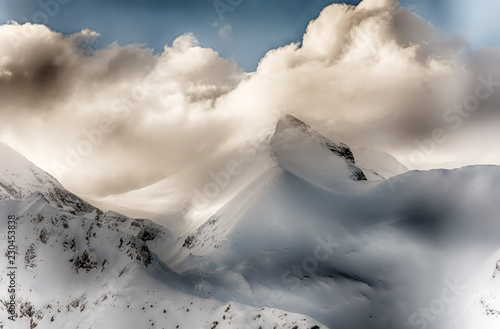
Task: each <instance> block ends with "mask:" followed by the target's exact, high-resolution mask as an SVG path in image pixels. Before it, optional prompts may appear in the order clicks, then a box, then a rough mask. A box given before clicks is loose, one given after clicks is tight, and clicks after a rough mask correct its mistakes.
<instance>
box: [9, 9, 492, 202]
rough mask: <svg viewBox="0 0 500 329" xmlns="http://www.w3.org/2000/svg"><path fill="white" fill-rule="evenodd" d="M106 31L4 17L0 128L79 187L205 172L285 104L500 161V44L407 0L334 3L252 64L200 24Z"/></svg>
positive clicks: (386, 140) (349, 136) (401, 145)
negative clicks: (210, 44) (147, 32)
mask: <svg viewBox="0 0 500 329" xmlns="http://www.w3.org/2000/svg"><path fill="white" fill-rule="evenodd" d="M97 37H98V34H97V33H96V32H92V31H86V30H85V31H82V32H79V33H77V34H74V35H71V36H63V35H61V34H59V33H56V32H54V31H51V30H49V29H48V28H47V27H45V26H42V25H31V24H25V25H17V24H9V25H4V26H1V27H0V119H1V123H0V128H1V132H0V139H1V140H2V141H5V142H7V143H8V144H10V145H12V146H13V147H14V148H16V149H18V150H20V151H21V152H22V153H24V154H26V155H28V156H29V157H30V159H32V160H33V161H35V162H36V163H37V164H38V165H40V166H41V167H42V168H44V169H46V170H48V171H49V172H51V173H52V174H54V175H55V176H56V177H57V178H59V179H61V180H62V181H63V182H64V183H65V184H66V185H67V186H68V187H69V188H71V189H73V190H75V191H78V192H80V193H84V194H99V195H104V194H108V193H119V192H123V191H127V190H130V189H135V188H140V187H143V186H146V185H148V184H151V183H153V182H156V181H158V180H160V179H162V178H164V177H168V176H171V175H173V174H176V173H179V172H181V171H183V170H185V169H186V168H198V170H197V172H198V174H199V175H200V177H201V176H203V175H204V174H205V175H206V172H208V170H209V169H208V168H209V167H210V166H213V165H215V164H218V163H219V164H220V163H223V162H224V157H225V155H226V154H228V152H229V151H230V150H231V149H232V148H234V147H237V144H238V143H239V142H240V141H242V140H244V139H245V136H248V135H257V133H259V132H261V131H262V129H263V128H266V127H267V128H269V127H272V126H273V124H274V122H275V121H276V118H277V116H278V115H279V113H281V112H288V113H291V114H294V115H297V116H298V117H300V118H301V119H303V120H305V121H307V122H308V123H310V124H312V125H313V126H315V127H316V128H317V129H318V130H320V131H321V132H322V133H324V134H325V135H327V136H329V137H331V138H333V139H335V140H339V141H344V142H346V143H348V144H351V145H354V146H359V145H364V146H368V147H371V148H378V149H383V150H386V151H390V152H392V153H394V154H396V155H397V156H398V157H399V158H400V159H402V160H403V161H405V162H406V164H408V165H410V166H413V167H425V166H426V165H428V163H432V162H447V161H453V163H455V164H457V163H484V162H493V163H500V156H498V155H496V153H497V152H495V149H494V146H495V145H494V143H495V141H496V140H498V139H497V138H495V137H499V136H497V134H499V133H498V132H497V130H498V129H496V127H495V126H496V124H497V123H498V122H500V121H499V120H500V116H499V115H498V111H497V109H498V105H499V104H500V91H497V89H500V86H499V85H500V83H497V82H496V81H500V65H499V57H498V52H497V51H496V50H492V49H483V50H480V51H478V52H477V53H474V54H468V53H467V45H466V43H465V42H464V41H463V40H461V39H458V38H457V39H456V40H442V39H440V37H439V33H438V31H436V30H435V29H434V28H433V27H432V26H430V25H429V24H428V23H426V22H425V21H423V20H422V19H421V18H419V17H418V16H416V15H414V14H412V13H411V12H409V11H407V10H405V9H403V8H401V7H400V6H399V4H398V3H397V1H393V0H364V1H363V2H362V3H361V4H360V5H358V6H357V7H354V6H348V5H339V4H334V5H331V6H329V7H326V8H325V9H324V10H323V11H322V12H321V14H320V15H319V17H318V18H317V19H316V20H314V21H312V22H311V23H310V24H309V26H308V27H307V30H306V31H305V34H304V37H303V40H302V42H301V43H300V44H290V45H286V46H284V47H281V48H278V49H275V50H272V51H270V52H269V53H267V54H266V55H265V56H264V57H263V58H262V60H261V61H260V63H259V66H258V68H257V70H256V72H252V73H245V72H243V71H242V70H241V69H240V68H239V67H238V65H237V64H236V63H234V62H232V61H229V60H226V59H223V58H221V57H220V56H219V55H218V53H217V52H215V51H213V50H211V49H207V48H202V47H200V46H199V45H198V44H197V41H196V39H195V37H194V36H193V35H190V34H187V35H183V36H180V37H179V38H178V39H176V40H175V41H174V42H173V44H172V45H167V46H166V47H165V49H164V51H163V53H162V54H160V55H155V54H153V53H152V51H151V50H149V49H147V48H144V47H142V46H140V45H128V46H117V45H112V46H110V47H108V48H106V49H101V50H96V49H94V47H93V40H94V39H95V38H97ZM478 132H479V133H478ZM478 149H481V150H482V151H481V152H479V151H478ZM200 164H203V165H200Z"/></svg>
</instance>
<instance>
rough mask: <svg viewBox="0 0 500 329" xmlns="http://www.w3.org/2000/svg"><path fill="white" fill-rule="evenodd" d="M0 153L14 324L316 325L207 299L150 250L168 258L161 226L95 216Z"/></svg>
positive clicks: (3, 312) (2, 299) (2, 302)
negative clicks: (10, 228)
mask: <svg viewBox="0 0 500 329" xmlns="http://www.w3.org/2000/svg"><path fill="white" fill-rule="evenodd" d="M2 152H3V155H4V156H5V155H8V157H3V158H2V159H9V162H6V161H4V162H3V163H2V165H3V166H4V167H5V168H2V169H1V172H2V174H3V178H4V179H5V176H7V179H5V181H3V182H2V183H3V185H2V186H6V187H7V188H6V189H4V191H9V192H8V194H7V193H5V194H3V197H4V199H3V200H2V201H0V216H1V217H2V218H7V217H8V216H10V215H13V216H15V218H16V219H15V221H16V223H17V224H16V226H17V243H16V244H17V251H16V254H17V255H16V265H17V266H18V268H19V271H18V276H17V282H18V287H17V294H16V297H17V298H16V304H17V315H18V316H19V318H18V319H17V320H16V325H18V326H19V327H22V328H68V329H74V328H80V329H82V328H94V329H96V328H131V329H132V328H158V327H159V328H161V327H165V328H167V327H168V328H170V327H172V328H258V327H259V326H280V327H282V328H290V329H291V328H304V329H305V328H311V327H313V326H314V325H317V324H319V325H321V324H320V323H318V322H317V321H314V320H313V319H311V318H309V317H307V316H304V315H301V314H294V313H291V312H283V311H280V310H278V309H273V308H255V307H253V306H248V305H243V304H240V303H238V302H228V303H225V302H221V301H219V300H216V299H212V298H207V297H206V296H205V293H204V286H203V285H202V284H200V282H199V281H198V280H197V279H195V277H190V276H186V275H183V274H179V273H176V272H174V271H172V270H171V269H170V268H169V266H168V265H167V264H165V263H164V262H163V261H162V260H161V259H160V258H159V257H158V255H157V253H158V252H161V253H162V256H163V257H165V255H167V254H168V253H169V252H172V253H174V254H175V245H176V244H178V243H179V241H180V240H179V239H178V238H176V237H175V236H173V235H172V234H171V233H170V232H169V231H168V230H167V229H166V228H164V227H162V226H159V225H157V224H155V223H152V222H151V221H149V220H147V219H131V218H128V217H125V216H123V215H120V214H118V213H115V212H107V213H103V212H102V211H100V210H99V209H97V208H94V207H92V206H90V205H88V204H86V203H85V202H84V201H81V200H80V199H79V198H77V197H76V196H74V195H72V194H71V193H69V192H68V191H65V190H64V189H63V188H62V186H61V185H60V184H59V183H58V182H57V181H55V180H54V179H53V178H52V177H50V176H49V175H47V174H45V173H43V172H42V171H40V170H39V169H37V168H36V167H34V166H33V165H32V164H31V163H29V162H28V161H26V160H25V159H23V158H22V157H21V156H20V155H19V154H17V153H16V152H15V151H13V150H11V149H8V148H4V149H3V150H2ZM43 179H46V181H44V180H43ZM7 183H8V184H10V185H7ZM37 189H40V191H41V192H38V191H37ZM58 190H59V192H58V193H56V192H54V191H58ZM26 195H27V196H26ZM24 196H26V197H24ZM49 198H50V200H49ZM68 200H69V201H71V200H77V201H78V202H74V203H71V202H69V201H68ZM6 230H7V226H6V225H4V226H2V228H1V230H0V234H1V236H4V237H5V236H6V233H7V231H6ZM4 242H5V241H4ZM5 243H6V242H5ZM0 267H1V268H2V275H1V277H0V287H1V288H2V289H1V291H0V327H4V326H7V327H6V328H9V326H10V323H11V322H9V321H10V320H8V319H7V316H8V313H7V304H6V301H7V300H9V296H8V293H7V288H6V287H7V285H8V282H7V280H8V279H9V278H8V277H7V273H6V272H5V271H6V269H7V258H6V257H5V258H2V260H1V261H0Z"/></svg>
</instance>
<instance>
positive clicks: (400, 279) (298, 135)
mask: <svg viewBox="0 0 500 329" xmlns="http://www.w3.org/2000/svg"><path fill="white" fill-rule="evenodd" d="M252 150H253V152H242V153H239V154H238V157H236V158H234V159H233V160H234V161H235V162H234V163H231V166H229V167H228V166H227V164H224V165H223V166H222V167H221V170H220V171H217V172H216V175H215V176H213V177H212V178H213V179H214V181H213V182H214V184H215V183H217V182H219V183H221V184H220V185H218V191H219V192H218V193H216V194H214V195H212V196H210V195H206V192H207V191H209V190H210V189H207V190H206V191H204V190H201V191H198V192H199V193H200V194H196V193H193V194H189V193H187V195H188V196H190V197H191V198H192V199H186V196H182V197H179V199H176V200H174V201H172V200H171V199H170V198H171V197H172V196H174V195H175V194H172V191H171V190H168V189H167V190H165V191H164V193H161V192H162V189H161V188H162V187H164V186H168V184H172V182H158V183H156V184H153V185H152V186H151V187H150V188H145V189H142V190H138V191H134V192H130V193H127V194H125V195H116V196H114V197H113V198H106V199H104V200H98V201H99V202H101V203H102V204H107V207H113V206H115V205H120V204H121V208H120V209H121V210H126V211H127V212H132V211H137V212H141V211H142V212H143V213H144V214H149V215H152V216H151V218H153V219H154V220H156V221H158V223H161V225H158V224H157V223H154V222H152V221H150V220H148V219H133V218H129V217H125V216H123V215H119V214H117V213H116V212H112V211H110V212H106V213H104V212H102V211H100V210H99V209H98V208H96V207H94V206H92V205H90V204H88V203H87V202H85V201H83V200H81V199H80V198H78V197H77V196H74V195H72V194H71V193H69V192H66V191H65V190H64V189H63V188H62V187H61V186H60V185H59V184H58V183H57V181H55V180H54V179H53V178H52V177H50V176H48V175H46V174H45V173H43V172H42V171H41V170H39V169H37V168H36V167H34V166H33V165H32V164H31V163H29V162H28V161H26V160H25V159H24V158H22V157H21V156H20V155H19V154H17V153H16V152H15V151H13V150H12V149H9V148H6V147H2V157H1V159H2V175H3V176H2V185H1V186H2V187H3V190H2V191H4V192H2V201H1V203H0V214H1V215H2V216H4V217H7V216H8V215H14V216H15V217H16V222H17V225H18V235H17V236H18V258H17V262H18V263H17V264H18V266H19V277H18V284H19V293H18V299H17V303H18V306H19V312H20V315H22V318H20V319H19V321H21V322H23V321H24V322H23V323H26V324H28V323H31V325H32V326H33V325H36V326H38V327H40V328H48V327H52V326H60V325H61V324H62V323H70V324H71V323H76V324H78V325H79V327H78V328H109V327H120V328H136V327H145V328H147V327H165V328H169V327H175V326H177V325H179V327H180V328H182V327H197V328H198V327H199V328H212V327H213V326H215V327H216V328H218V327H220V328H256V329H257V328H259V326H261V327H262V328H268V327H269V328H273V327H274V326H277V327H278V328H280V327H284V328H295V327H296V326H297V328H313V327H314V326H319V327H320V328H374V329H378V328H380V329H382V328H384V329H387V328H395V329H402V328H415V327H416V328H436V329H437V328H450V329H451V328H463V329H469V328H471V329H472V328H476V327H474V324H475V323H478V322H477V321H482V322H481V323H484V326H483V327H484V328H488V329H489V328H492V329H493V328H496V326H497V325H498V323H499V322H498V321H499V320H500V318H499V316H498V309H497V308H498V307H497V304H496V300H497V293H496V291H497V289H496V288H495V283H494V282H496V274H497V273H496V272H494V271H495V268H494V266H493V265H495V264H496V262H497V261H498V260H500V258H499V259H497V258H498V252H497V251H498V250H499V249H500V243H499V241H498V236H499V234H500V223H499V221H498V218H497V214H498V213H499V211H500V205H498V203H497V202H496V201H497V200H498V196H499V195H498V193H499V192H498V188H499V186H500V168H499V167H496V166H476V167H465V168H462V169H459V170H453V171H448V170H434V171H427V172H416V171H415V172H408V173H406V174H404V175H396V176H393V177H391V178H387V179H384V180H380V177H373V178H374V179H371V180H367V179H366V175H365V174H364V172H368V171H369V170H371V172H372V173H373V172H376V171H377V170H378V171H382V170H380V169H377V170H374V169H373V168H372V169H369V161H367V160H366V159H365V160H364V164H363V165H364V166H363V167H364V168H366V169H363V170H362V169H360V168H359V167H358V166H357V161H356V157H355V156H354V153H353V152H352V151H351V150H350V149H349V147H348V146H346V145H343V144H340V143H335V142H333V141H331V140H329V139H327V138H325V137H323V136H322V135H320V134H319V133H317V132H316V131H314V130H312V129H311V128H310V127H309V126H307V125H306V124H305V123H304V122H302V121H300V120H298V119H297V118H295V117H292V116H283V117H282V118H281V119H280V120H279V122H278V124H277V126H276V129H275V131H274V133H273V134H272V135H270V136H269V137H268V138H267V139H266V140H264V141H263V142H262V143H261V144H259V145H258V147H254V148H253V149H252ZM379 160H380V159H377V161H376V162H377V164H379V163H380V161H379ZM391 161H392V160H390V161H389V162H391ZM389 162H385V163H389ZM383 163H384V162H383ZM236 164H239V167H238V168H239V170H238V171H236ZM228 168H232V169H234V171H230V172H231V173H232V174H229V171H227V169H228ZM223 171H225V172H226V174H227V175H229V176H226V174H223ZM228 177H229V178H228ZM375 178H377V179H375ZM215 179H218V181H217V180H215ZM224 179H228V181H224ZM222 183H227V184H222ZM6 186H7V188H6ZM172 186H173V185H172ZM210 186H211V188H212V189H213V187H214V186H215V185H210ZM5 191H8V192H5ZM56 191H59V192H56ZM212 192H213V191H212ZM204 193H205V195H204ZM120 199H122V201H121V203H118V202H119V201H120ZM202 199H203V200H202ZM179 200H181V202H179ZM186 200H187V201H186ZM200 200H202V201H203V202H202V201H200ZM169 202H170V203H169ZM162 204H164V207H165V209H166V210H165V211H164V210H163V208H161V207H159V206H160V205H162ZM165 204H166V205H167V206H165ZM176 207H177V208H176ZM117 208H118V207H117ZM170 224H172V230H170V226H169V225H170ZM3 230H5V228H4V229H3ZM5 232H6V231H5ZM5 232H4V233H3V236H5V234H6V233H5ZM4 242H5V241H4ZM495 252H496V254H495ZM492 255H493V256H492ZM5 262H6V258H5V260H3V261H2V264H3V265H1V268H2V271H5V269H6V268H7V265H6V263H5ZM495 266H496V265H495ZM482 267H484V270H480V271H478V269H479V268H482ZM492 267H493V268H492ZM4 274H5V273H4ZM493 275H494V276H495V277H493ZM5 278H6V276H5V275H3V276H2V278H1V280H2V281H1V286H2V288H4V289H2V290H1V292H0V296H1V297H0V299H1V300H2V301H6V299H7V298H8V296H7V289H6V283H7V282H6V281H5ZM469 283H470V284H469ZM476 286H478V287H479V288H477V289H476V288H475V287H476ZM470 305H472V306H470ZM0 308H2V315H1V316H2V317H1V318H0V320H1V321H2V322H4V323H7V321H8V319H7V318H6V315H7V313H6V308H5V305H4V306H0ZM188 310H189V311H188ZM462 318H464V319H465V320H462ZM476 319H480V320H476ZM153 323H154V325H153ZM70 327H71V328H73V327H72V326H71V325H70ZM74 327H75V328H76V326H74ZM68 328H69V327H68Z"/></svg>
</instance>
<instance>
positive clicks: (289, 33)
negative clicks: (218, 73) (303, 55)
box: [0, 0, 500, 71]
mask: <svg viewBox="0 0 500 329" xmlns="http://www.w3.org/2000/svg"><path fill="white" fill-rule="evenodd" d="M56 1H57V2H56ZM217 1H219V2H218V4H219V6H218V8H219V10H217V9H216V8H215V6H214V1H213V0H161V1H160V0H40V1H38V2H37V1H33V0H2V2H1V3H0V20H1V22H2V23H5V22H7V21H8V20H15V21H18V22H24V21H26V20H27V21H31V22H42V23H46V25H48V26H50V27H51V28H52V29H54V30H56V31H59V32H63V33H66V34H69V33H73V32H77V31H79V30H81V29H83V28H89V29H92V30H95V31H98V32H99V33H101V35H102V36H101V38H100V40H99V42H100V46H106V45H107V44H109V43H111V42H113V41H117V42H118V43H119V44H122V45H123V44H127V43H143V44H145V45H146V46H148V47H152V48H154V49H155V50H156V51H157V52H161V51H162V49H163V46H164V45H165V44H166V43H168V44H171V43H172V41H173V40H174V39H175V38H176V37H177V36H179V35H181V34H184V33H187V32H192V33H194V35H195V36H196V37H197V39H198V40H199V41H200V44H201V45H202V46H204V47H210V48H214V49H216V50H217V51H219V52H220V53H221V55H222V56H224V57H228V58H233V59H234V60H236V61H237V62H238V63H239V64H240V66H242V67H243V68H244V69H246V70H247V71H252V70H254V69H255V67H256V65H257V63H258V61H259V59H260V58H261V57H262V56H263V55H264V54H265V53H266V52H267V51H268V50H270V49H273V48H276V47H279V46H282V45H285V44H288V43H290V42H294V41H300V40H301V37H302V34H303V33H304V31H305V28H306V26H307V24H308V22H309V21H310V20H311V19H313V18H315V17H316V16H317V15H318V13H319V12H320V11H321V9H322V8H323V7H325V6H327V5H328V4H330V3H333V2H339V1H331V0H273V1H270V0H217ZM497 2H498V1H496V0H482V1H481V2H480V3H478V2H477V1H476V2H474V0H459V1H457V0H402V4H403V5H404V6H405V7H407V8H410V9H411V10H412V11H414V12H416V13H418V14H419V15H420V16H422V17H424V18H425V19H426V20H428V21H430V22H431V23H432V24H433V25H435V26H437V27H439V28H441V29H442V30H443V31H444V32H445V33H446V34H447V35H449V36H452V35H462V36H466V37H467V40H468V41H469V42H470V44H471V46H472V47H473V48H478V47H482V46H490V47H494V46H497V45H498V44H499V43H500V33H498V28H495V27H497V26H498V24H496V23H497V17H496V13H498V10H497V9H498V7H500V5H499V4H497ZM54 3H57V7H59V8H56V7H55V6H54ZM60 3H66V4H60ZM347 3H350V4H357V3H359V1H347ZM228 26H230V28H229V27H228Z"/></svg>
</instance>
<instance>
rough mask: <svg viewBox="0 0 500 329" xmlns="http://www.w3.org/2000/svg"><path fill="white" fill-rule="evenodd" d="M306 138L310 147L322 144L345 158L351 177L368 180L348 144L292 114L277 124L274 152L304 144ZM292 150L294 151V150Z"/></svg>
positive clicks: (272, 140) (273, 139) (285, 116)
mask: <svg viewBox="0 0 500 329" xmlns="http://www.w3.org/2000/svg"><path fill="white" fill-rule="evenodd" d="M304 135H305V136H304ZM304 137H305V138H304ZM305 140H308V141H309V144H310V145H309V146H308V147H314V146H318V145H320V146H321V147H322V148H323V149H324V150H328V151H329V153H333V154H334V155H336V156H338V157H341V158H343V159H344V160H345V162H346V164H347V167H348V168H349V170H350V171H351V175H350V177H351V179H353V180H356V181H359V180H366V176H365V174H364V173H363V171H362V170H361V169H360V168H358V167H357V166H356V162H355V159H354V155H353V153H352V151H351V149H350V148H349V147H348V146H347V145H346V144H344V143H339V144H337V143H334V142H333V141H331V140H330V139H328V138H326V137H325V136H323V135H321V134H320V133H319V132H317V131H316V130H314V129H313V128H311V126H309V125H308V124H306V123H305V122H304V121H302V120H300V119H298V118H297V117H295V116H293V115H290V114H284V115H283V116H282V117H281V118H280V119H279V120H278V123H277V124H276V130H275V133H274V136H273V137H272V139H271V144H272V148H273V153H275V155H276V154H277V153H280V151H279V150H277V148H282V147H283V146H284V147H285V148H288V146H289V145H299V144H303V143H304V142H305ZM306 143H307V142H306ZM273 145H274V146H273ZM287 145H288V146H287ZM294 149H295V147H294ZM291 151H292V152H294V151H293V150H291Z"/></svg>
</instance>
